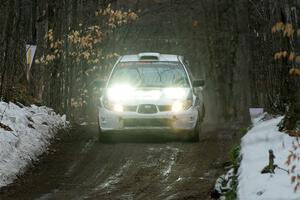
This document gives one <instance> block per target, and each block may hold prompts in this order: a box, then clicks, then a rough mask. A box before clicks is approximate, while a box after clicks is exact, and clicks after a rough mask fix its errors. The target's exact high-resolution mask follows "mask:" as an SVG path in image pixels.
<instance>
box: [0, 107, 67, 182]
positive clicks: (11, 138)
mask: <svg viewBox="0 0 300 200" xmlns="http://www.w3.org/2000/svg"><path fill="white" fill-rule="evenodd" d="M0 123H1V124H0V187H3V186H5V185H8V184H10V183H12V182H13V180H14V179H16V177H17V175H19V174H21V173H22V172H24V170H25V169H26V167H27V166H28V165H29V164H30V163H32V161H36V160H37V158H38V156H39V155H41V154H42V153H43V152H45V151H46V150H47V147H48V145H49V143H50V139H51V138H53V137H54V135H55V133H56V132H57V130H58V129H61V128H66V127H67V126H68V122H67V121H66V116H65V115H63V116H60V115H58V114H56V113H55V112H54V111H53V110H52V109H50V108H47V107H45V106H41V107H38V106H35V105H32V106H31V107H24V106H20V107H19V106H18V105H16V104H13V103H5V102H0ZM3 125H4V126H8V127H9V128H10V129H12V130H7V128H3Z"/></svg>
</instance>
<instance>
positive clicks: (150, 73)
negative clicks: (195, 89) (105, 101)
mask: <svg viewBox="0 0 300 200" xmlns="http://www.w3.org/2000/svg"><path fill="white" fill-rule="evenodd" d="M115 84H130V85H132V86H134V87H189V82H188V78H187V75H186V72H185V70H184V68H183V66H182V65H181V63H179V62H157V61H156V62H121V63H119V64H118V65H117V66H116V68H115V70H114V72H113V74H112V76H111V79H110V81H109V86H111V85H115Z"/></svg>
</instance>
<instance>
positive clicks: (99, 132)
mask: <svg viewBox="0 0 300 200" xmlns="http://www.w3.org/2000/svg"><path fill="white" fill-rule="evenodd" d="M97 124H98V141H99V142H102V141H103V134H102V130H101V127H100V119H99V114H98V116H97Z"/></svg>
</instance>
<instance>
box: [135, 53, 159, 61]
mask: <svg viewBox="0 0 300 200" xmlns="http://www.w3.org/2000/svg"><path fill="white" fill-rule="evenodd" d="M159 56H160V54H159V53H140V54H139V60H159Z"/></svg>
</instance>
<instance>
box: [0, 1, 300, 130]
mask: <svg viewBox="0 0 300 200" xmlns="http://www.w3.org/2000/svg"><path fill="white" fill-rule="evenodd" d="M299 9H300V3H299V1H297V0H292V1H288V0H283V1H271V0H268V1H261V0H242V1H237V0H221V1H219V0H185V1H180V0H155V1H152V0H122V1H121V0H92V1H87V0H62V1H52V0H51V1H50V0H45V1H38V0H1V1H0V17H1V21H0V27H1V28H0V30H1V31H0V44H1V45H0V75H1V76H0V96H1V98H2V99H3V100H5V101H13V102H20V103H22V104H32V103H35V104H38V105H47V106H50V107H52V108H54V109H55V110H56V111H58V112H60V113H66V114H67V115H68V117H70V119H72V120H74V121H76V120H77V121H78V120H79V121H80V120H83V119H87V118H88V120H93V119H94V118H95V117H94V116H95V112H94V110H95V107H96V106H97V101H98V99H99V95H100V90H99V88H97V84H96V83H97V80H105V78H107V73H108V72H109V71H110V69H111V67H112V65H113V63H114V61H115V60H116V59H117V57H118V56H119V55H124V54H135V53H139V52H149V51H150V52H151V51H152V52H160V53H170V54H179V55H183V56H185V57H186V58H187V59H188V60H189V61H190V66H191V69H192V71H193V74H194V76H195V77H199V78H204V79H205V80H206V87H205V98H206V102H207V104H206V110H207V120H208V121H211V122H218V123H223V122H226V121H230V120H240V121H247V120H248V119H249V116H248V112H249V111H248V108H249V107H262V108H264V109H265V110H266V111H268V112H270V113H273V114H286V118H285V121H284V126H283V127H282V129H287V130H293V129H294V128H295V127H296V126H297V123H298V125H299V117H300V116H299V115H300V101H299V100H300V87H299V82H300V81H299V80H300V79H299V77H300V67H299V65H300V52H299V51H300V48H299V41H300V40H299V39H300V22H299V19H298V16H300V14H299ZM26 44H29V45H36V46H37V50H36V54H35V58H34V61H33V63H32V65H31V66H30V65H28V63H27V61H26Z"/></svg>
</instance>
